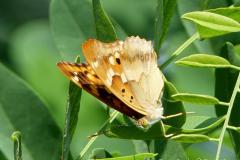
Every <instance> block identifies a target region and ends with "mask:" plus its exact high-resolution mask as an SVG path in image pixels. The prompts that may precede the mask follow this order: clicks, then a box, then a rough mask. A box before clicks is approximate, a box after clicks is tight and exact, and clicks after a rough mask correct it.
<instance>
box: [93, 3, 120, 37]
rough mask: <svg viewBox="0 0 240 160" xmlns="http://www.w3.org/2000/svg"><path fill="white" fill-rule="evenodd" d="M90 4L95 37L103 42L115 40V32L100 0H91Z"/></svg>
mask: <svg viewBox="0 0 240 160" xmlns="http://www.w3.org/2000/svg"><path fill="white" fill-rule="evenodd" d="M92 4H93V13H94V18H95V26H96V33H97V38H98V39H99V40H101V41H104V42H112V41H115V40H116V39H117V35H116V32H115V30H114V27H113V25H112V22H111V21H110V19H109V18H108V16H107V14H106V13H105V11H104V9H103V7H102V4H101V0H92Z"/></svg>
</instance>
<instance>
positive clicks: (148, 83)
mask: <svg viewBox="0 0 240 160" xmlns="http://www.w3.org/2000/svg"><path fill="white" fill-rule="evenodd" d="M82 49H83V53H84V56H85V58H86V61H87V63H85V64H76V63H67V62H59V63H58V66H59V67H60V69H61V70H62V71H63V73H64V74H65V75H66V76H67V77H69V78H70V79H71V80H72V81H74V82H75V83H76V84H77V85H79V86H80V87H82V88H83V89H85V90H86V91H88V92H89V93H91V94H92V95H94V96H95V97H97V98H98V99H100V100H101V101H103V102H105V103H106V104H108V105H109V106H111V107H113V108H115V109H116V110H118V111H120V112H122V113H123V114H126V115H127V116H129V117H131V118H134V119H135V120H137V121H139V123H141V124H143V123H144V124H151V123H154V122H156V121H158V120H159V119H161V117H162V115H163V107H162V104H161V101H160V100H159V99H160V98H161V96H162V91H163V84H164V83H163V77H162V73H161V71H160V70H159V69H158V66H157V60H156V53H155V52H154V50H153V47H152V44H151V42H150V41H146V40H145V39H140V38H139V37H128V38H127V39H126V40H125V41H115V42H113V43H103V42H101V41H98V40H94V39H90V40H88V41H87V42H85V43H84V44H83V46H82Z"/></svg>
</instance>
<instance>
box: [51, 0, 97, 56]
mask: <svg viewBox="0 0 240 160" xmlns="http://www.w3.org/2000/svg"><path fill="white" fill-rule="evenodd" d="M86 16H87V18H86ZM50 24H51V29H52V33H53V37H54V40H55V42H56V44H57V47H58V49H59V51H60V53H61V54H62V56H63V57H64V59H69V60H73V59H75V57H76V56H77V55H81V53H82V51H81V44H82V43H83V42H84V41H85V40H86V39H88V38H89V37H92V38H93V37H95V32H94V31H95V29H94V16H93V12H92V6H91V3H90V2H89V1H88V0H52V1H51V5H50ZM81 59H83V56H81Z"/></svg>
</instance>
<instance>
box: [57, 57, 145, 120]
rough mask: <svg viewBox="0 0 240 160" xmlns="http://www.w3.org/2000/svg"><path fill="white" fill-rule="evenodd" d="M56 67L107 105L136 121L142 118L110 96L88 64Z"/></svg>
mask: <svg viewBox="0 0 240 160" xmlns="http://www.w3.org/2000/svg"><path fill="white" fill-rule="evenodd" d="M57 65H58V67H59V68H60V70H61V71H62V72H63V73H64V75H66V76H67V77H68V78H69V79H70V80H72V81H73V82H74V83H75V84H77V85H78V86H79V87H81V88H83V89H84V90H86V91H87V92H88V93H90V94H92V95H93V96H95V97H96V98H98V99H99V100H101V101H103V102H104V103H106V104H107V105H109V106H111V107H113V108H114V109H116V110H118V111H119V112H121V113H123V114H125V115H127V116H129V117H132V118H134V119H136V120H138V119H140V118H142V117H143V116H144V115H142V114H140V113H138V112H136V111H135V110H133V109H131V108H129V107H128V106H127V105H126V104H125V103H123V102H122V101H121V100H119V99H118V98H117V97H116V96H115V95H114V94H112V92H111V91H110V90H108V89H107V87H106V86H105V85H104V83H103V82H102V81H101V80H100V79H99V78H98V76H97V75H96V73H95V72H94V70H93V69H92V68H91V66H90V65H89V64H85V63H81V64H78V63H68V62H59V63H58V64H57Z"/></svg>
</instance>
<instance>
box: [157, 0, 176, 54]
mask: <svg viewBox="0 0 240 160" xmlns="http://www.w3.org/2000/svg"><path fill="white" fill-rule="evenodd" d="M176 3H177V1H176V0H158V6H157V11H156V18H155V34H154V46H155V51H156V52H157V54H158V53H159V49H160V48H161V45H162V42H163V40H164V38H165V37H166V34H167V31H168V28H169V24H170V21H171V18H172V16H173V13H174V11H175V8H176Z"/></svg>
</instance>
